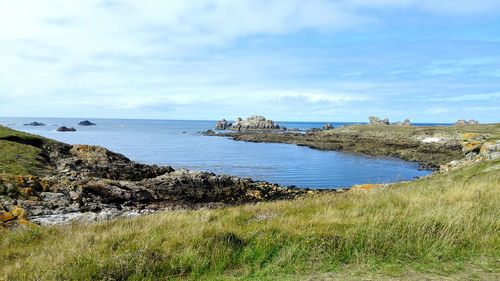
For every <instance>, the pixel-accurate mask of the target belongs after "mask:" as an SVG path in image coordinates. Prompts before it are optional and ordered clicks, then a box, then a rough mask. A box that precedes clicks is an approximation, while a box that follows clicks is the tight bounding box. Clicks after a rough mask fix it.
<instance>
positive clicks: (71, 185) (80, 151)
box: [0, 125, 499, 226]
mask: <svg viewBox="0 0 500 281" xmlns="http://www.w3.org/2000/svg"><path fill="white" fill-rule="evenodd" d="M498 127H499V126H498V125H495V126H494V127H493V128H491V126H486V129H488V130H492V129H494V128H498ZM385 129H387V130H395V129H396V130H401V128H393V127H390V128H385ZM439 129H442V128H434V129H433V130H439ZM484 129H485V127H484V126H482V127H481V130H484ZM0 130H1V131H2V132H1V134H0V141H2V142H5V143H8V144H9V145H15V146H18V147H17V148H16V149H24V150H26V149H33V150H34V152H33V153H32V154H29V155H27V156H26V157H28V158H29V157H31V158H32V159H29V160H32V161H34V162H33V163H31V164H33V165H34V167H36V168H30V167H29V165H26V166H27V167H28V168H30V169H28V170H26V171H24V172H17V173H11V174H10V175H9V173H4V174H0V187H2V189H0V199H1V200H0V211H1V210H2V209H3V212H4V213H5V212H12V211H13V210H14V209H16V208H20V209H22V210H23V211H24V213H25V215H24V216H23V217H20V218H18V219H17V220H15V219H8V220H5V221H3V222H2V224H6V225H11V226H16V225H18V224H19V223H20V222H23V220H26V221H28V222H29V221H34V222H37V223H39V224H44V225H50V224H60V223H65V222H67V221H68V218H71V217H73V219H70V221H71V220H80V221H87V222H89V221H101V220H109V219H112V218H115V217H124V216H125V217H127V216H128V217H130V216H136V215H139V214H141V213H151V212H157V211H161V210H172V209H174V210H175V209H184V210H189V209H200V208H209V209H210V208H214V207H215V208H218V207H225V206H234V205H241V204H249V203H257V202H265V201H275V200H289V199H295V198H298V197H302V196H307V195H318V194H322V193H323V194H324V193H342V192H344V191H345V190H347V189H346V188H342V189H337V188H336V189H317V190H313V189H310V188H297V187H294V186H290V187H283V186H280V185H278V184H271V183H268V182H264V181H254V180H252V179H249V178H238V177H233V176H228V175H216V174H214V173H208V172H197V171H189V170H183V169H179V170H174V169H173V168H172V167H169V166H164V167H162V166H156V165H146V164H139V163H136V162H133V161H131V160H129V159H128V158H127V157H125V156H123V155H121V154H118V153H114V152H112V151H109V150H107V149H105V148H103V147H99V146H89V145H69V144H65V143H61V142H58V141H54V140H50V139H46V138H44V137H39V136H36V135H31V134H27V133H22V132H19V131H15V130H12V129H9V128H6V127H0ZM362 130H364V131H362ZM381 130H382V129H381V128H380V127H379V126H367V125H354V126H349V127H343V128H339V129H333V130H324V131H319V132H312V133H308V134H303V135H298V134H297V133H279V134H276V133H270V132H266V133H259V132H251V133H249V132H246V133H229V134H215V135H216V136H224V137H228V136H229V137H232V138H233V139H234V140H237V141H253V142H279V143H290V144H296V145H304V146H308V147H311V148H316V149H323V150H340V151H346V152H354V153H363V152H364V151H363V150H361V149H359V148H363V145H366V143H367V141H371V142H372V143H373V144H375V146H373V145H371V146H369V147H371V148H375V147H376V145H380V144H381V143H382V146H381V148H379V149H374V150H372V151H371V153H364V154H365V155H366V154H368V155H373V156H384V157H394V156H401V155H403V156H406V155H407V154H401V152H405V151H406V152H411V151H418V150H419V149H421V147H424V148H425V149H427V151H426V152H427V153H428V154H431V155H432V152H430V151H429V150H428V149H429V148H436V147H437V148H441V149H450V150H451V151H453V152H454V154H452V156H453V157H454V159H452V160H456V161H458V160H460V159H463V158H464V154H463V151H462V150H463V144H462V143H460V142H459V141H458V139H457V138H451V137H450V136H448V138H447V140H446V142H443V143H438V144H436V143H431V144H430V145H429V144H427V143H425V142H423V141H422V139H421V138H420V136H419V135H418V136H417V137H416V139H418V140H420V143H421V147H419V146H415V145H408V146H405V145H404V144H405V142H402V144H403V145H402V146H400V147H399V149H400V150H398V151H397V152H398V153H396V154H395V153H394V151H393V150H391V149H393V148H394V147H396V148H397V146H395V142H396V141H398V140H400V138H403V139H404V140H406V141H407V142H411V141H414V140H413V139H411V138H409V139H408V138H406V137H403V136H404V135H403V136H402V135H397V134H393V133H392V134H389V135H387V134H382V135H381V134H380V131H381ZM404 130H405V131H406V132H408V131H414V130H417V131H421V130H424V131H426V132H427V134H426V136H428V138H427V139H429V138H430V137H429V135H430V134H429V128H418V129H415V128H411V129H404ZM454 130H457V128H454ZM463 130H466V131H470V130H471V128H461V129H459V132H461V131H463ZM474 130H476V131H477V130H478V127H476V128H474ZM493 131H494V130H493ZM374 132H376V134H375V135H373V134H374ZM361 133H364V134H365V135H361ZM455 133H456V132H455ZM335 136H344V138H347V139H340V140H335V139H332V138H334V137H335ZM388 136H389V137H388ZM395 136H396V137H395ZM374 137H380V140H375V139H374ZM322 138H323V139H322ZM353 140H356V141H357V143H359V144H360V145H361V146H356V145H354V146H352V147H351V146H345V144H346V143H352V142H353ZM450 143H451V144H450ZM339 144H341V145H342V144H343V145H344V146H338V145H339ZM458 147H459V148H460V149H458ZM401 149H402V150H401ZM359 150H361V151H359ZM362 151H363V152H362ZM455 152H457V153H455ZM442 153H443V154H444V155H447V154H446V151H445V152H442ZM415 155H417V156H421V155H422V154H415ZM410 156H411V157H414V154H410ZM16 157H17V156H16ZM400 158H403V157H400ZM403 159H404V158H403ZM412 159H414V158H412ZM438 159H439V160H442V158H438ZM404 160H405V159H404ZM446 163H448V162H446ZM446 163H445V164H446ZM25 168H26V167H25ZM432 175H433V174H431V175H427V176H425V177H432ZM413 181H415V179H414V180H413ZM399 183H400V182H399ZM391 184H395V183H388V184H365V185H357V186H352V187H350V188H353V189H370V188H372V187H373V186H388V185H391ZM2 190H3V191H2ZM2 193H3V195H2ZM89 214H91V215H89ZM73 215H74V216H73Z"/></svg>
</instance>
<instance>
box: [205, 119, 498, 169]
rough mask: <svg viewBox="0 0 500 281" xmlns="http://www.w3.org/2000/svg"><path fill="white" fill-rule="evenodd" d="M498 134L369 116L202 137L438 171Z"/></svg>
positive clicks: (492, 129) (486, 128)
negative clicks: (361, 121) (340, 123)
mask: <svg viewBox="0 0 500 281" xmlns="http://www.w3.org/2000/svg"><path fill="white" fill-rule="evenodd" d="M499 132H500V125H499V124H493V125H479V124H473V125H463V124H460V125H459V126H448V127H445V126H428V127H415V126H411V123H410V122H409V120H405V121H404V122H396V123H394V124H390V123H389V121H388V120H386V119H385V120H380V119H378V118H375V117H370V123H369V124H366V125H349V126H344V127H340V128H327V129H324V128H323V129H316V130H314V129H312V130H308V131H307V132H282V131H280V132H270V131H240V132H233V131H230V132H215V131H212V130H208V131H206V132H202V134H203V135H206V136H218V137H228V138H231V139H233V140H235V141H246V142H257V143H263V142H267V143H285V144H295V145H299V146H307V147H310V148H313V149H320V150H336V151H345V152H352V153H362V154H366V155H371V156H383V157H396V158H400V159H403V160H406V161H411V162H418V163H419V166H420V168H421V169H433V170H438V169H440V167H441V166H442V165H446V164H448V163H450V162H451V161H457V160H460V159H463V158H464V157H465V156H466V155H467V154H469V152H474V153H475V155H474V154H471V155H469V158H473V157H475V156H478V155H479V150H480V147H481V145H482V144H483V143H484V142H486V141H487V140H488V139H489V138H491V133H493V134H494V135H495V134H496V135H498V134H500V133H499ZM468 133H469V134H476V135H477V136H475V137H476V138H478V139H480V140H481V141H479V143H478V141H475V145H476V146H477V145H479V147H475V149H476V150H475V151H468V150H467V149H465V150H464V136H466V135H465V134H468ZM490 145H491V143H490ZM495 145H496V144H495ZM496 155H497V154H494V157H496ZM487 157H489V156H487Z"/></svg>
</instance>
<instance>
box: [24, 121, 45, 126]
mask: <svg viewBox="0 0 500 281" xmlns="http://www.w3.org/2000/svg"><path fill="white" fill-rule="evenodd" d="M24 126H36V127H38V126H45V123H40V122H36V121H35V122H31V123H28V124H24Z"/></svg>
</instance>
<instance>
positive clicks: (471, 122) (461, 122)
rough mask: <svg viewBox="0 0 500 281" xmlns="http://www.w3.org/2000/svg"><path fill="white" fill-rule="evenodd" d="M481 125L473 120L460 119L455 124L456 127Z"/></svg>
mask: <svg viewBox="0 0 500 281" xmlns="http://www.w3.org/2000/svg"><path fill="white" fill-rule="evenodd" d="M477 124H479V121H477V120H474V119H471V120H469V121H467V120H464V119H460V120H458V121H457V122H455V126H466V125H477Z"/></svg>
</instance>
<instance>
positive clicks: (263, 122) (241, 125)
mask: <svg viewBox="0 0 500 281" xmlns="http://www.w3.org/2000/svg"><path fill="white" fill-rule="evenodd" d="M230 129H231V130H236V131H250V130H266V131H267V130H283V129H284V128H282V127H280V125H278V124H276V123H275V122H274V121H272V120H268V119H266V118H265V117H263V116H258V115H254V116H250V117H248V118H247V119H245V120H243V119H241V118H238V119H237V120H236V121H235V122H234V123H233V124H232V126H231V127H230Z"/></svg>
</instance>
